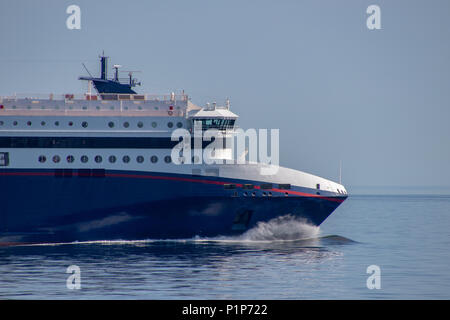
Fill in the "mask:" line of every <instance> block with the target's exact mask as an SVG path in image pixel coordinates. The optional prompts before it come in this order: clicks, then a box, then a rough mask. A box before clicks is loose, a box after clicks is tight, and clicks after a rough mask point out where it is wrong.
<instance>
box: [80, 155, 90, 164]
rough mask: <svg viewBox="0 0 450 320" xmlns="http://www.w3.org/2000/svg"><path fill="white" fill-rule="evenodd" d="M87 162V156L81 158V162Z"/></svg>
mask: <svg viewBox="0 0 450 320" xmlns="http://www.w3.org/2000/svg"><path fill="white" fill-rule="evenodd" d="M88 160H89V158H88V157H87V156H81V162H83V163H86V162H88Z"/></svg>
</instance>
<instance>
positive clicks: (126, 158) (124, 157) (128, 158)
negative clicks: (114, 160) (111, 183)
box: [122, 156, 130, 163]
mask: <svg viewBox="0 0 450 320" xmlns="http://www.w3.org/2000/svg"><path fill="white" fill-rule="evenodd" d="M122 161H123V162H124V163H128V162H130V157H129V156H123V158H122Z"/></svg>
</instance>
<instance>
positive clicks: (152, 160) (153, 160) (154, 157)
mask: <svg viewBox="0 0 450 320" xmlns="http://www.w3.org/2000/svg"><path fill="white" fill-rule="evenodd" d="M150 161H151V162H152V163H156V162H158V157H157V156H152V157H151V158H150Z"/></svg>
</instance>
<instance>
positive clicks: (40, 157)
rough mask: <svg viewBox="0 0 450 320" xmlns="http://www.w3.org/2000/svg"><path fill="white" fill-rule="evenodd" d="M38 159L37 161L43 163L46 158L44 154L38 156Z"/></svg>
mask: <svg viewBox="0 0 450 320" xmlns="http://www.w3.org/2000/svg"><path fill="white" fill-rule="evenodd" d="M38 160H39V162H41V163H44V162H45V161H47V158H46V157H45V156H39V158H38Z"/></svg>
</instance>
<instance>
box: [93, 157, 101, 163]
mask: <svg viewBox="0 0 450 320" xmlns="http://www.w3.org/2000/svg"><path fill="white" fill-rule="evenodd" d="M94 161H95V162H97V163H100V162H102V161H103V159H102V156H95V158H94Z"/></svg>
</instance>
